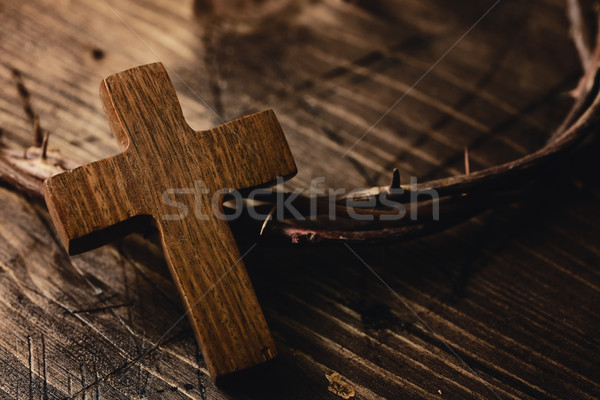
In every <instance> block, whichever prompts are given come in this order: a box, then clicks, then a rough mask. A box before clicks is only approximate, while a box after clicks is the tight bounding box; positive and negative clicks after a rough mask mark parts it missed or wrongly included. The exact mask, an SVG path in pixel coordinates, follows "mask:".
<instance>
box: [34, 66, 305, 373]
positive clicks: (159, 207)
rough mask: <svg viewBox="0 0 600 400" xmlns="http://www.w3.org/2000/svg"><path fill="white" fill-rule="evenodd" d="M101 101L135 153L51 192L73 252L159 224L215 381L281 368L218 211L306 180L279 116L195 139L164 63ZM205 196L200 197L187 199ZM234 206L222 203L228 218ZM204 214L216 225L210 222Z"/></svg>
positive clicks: (117, 81)
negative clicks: (232, 193)
mask: <svg viewBox="0 0 600 400" xmlns="http://www.w3.org/2000/svg"><path fill="white" fill-rule="evenodd" d="M100 97H101V99H102V102H103V105H104V110H105V113H106V114H107V116H108V120H109V122H110V126H111V129H112V131H113V132H114V134H115V136H116V137H117V139H118V140H119V142H120V145H121V148H122V149H123V152H122V153H120V154H117V155H115V156H113V157H110V158H107V159H104V160H101V161H97V162H94V163H91V164H87V165H84V166H82V167H79V168H76V169H74V170H71V171H68V172H65V173H62V174H59V175H56V176H54V177H52V178H50V179H48V180H47V181H46V183H45V198H46V203H47V205H48V209H49V210H50V214H51V216H52V220H53V221H54V225H55V226H56V229H57V231H58V234H59V236H60V238H61V240H62V242H63V244H64V245H65V247H66V248H67V250H68V252H69V253H70V254H77V253H81V252H83V251H87V250H90V249H92V248H95V247H98V246H101V245H103V244H105V243H107V242H109V241H110V240H112V239H114V238H115V237H118V236H122V235H124V234H127V233H130V232H132V231H134V230H136V229H137V228H139V227H140V224H146V223H149V222H150V221H152V222H153V223H154V224H155V225H156V226H157V228H158V230H159V232H160V235H161V239H162V244H163V248H164V252H165V256H166V259H167V262H168V265H169V268H170V270H171V274H172V276H173V280H174V281H175V283H176V285H177V287H178V289H179V292H180V294H181V296H182V298H183V303H184V305H185V308H186V310H188V312H189V314H188V316H189V318H190V322H191V324H192V326H193V328H194V331H195V334H196V338H197V340H198V342H199V344H200V346H201V348H202V354H203V355H204V359H205V361H206V363H207V366H208V368H209V371H210V374H211V376H212V377H213V379H216V378H218V377H221V376H223V375H226V374H229V373H232V372H236V371H240V370H242V369H245V368H248V367H250V366H253V365H255V364H258V363H261V362H264V361H267V360H269V359H272V358H273V357H275V355H276V354H277V350H276V348H275V344H274V342H273V338H272V337H271V334H270V332H269V329H268V326H267V324H266V322H265V319H264V316H263V313H262V310H261V308H260V306H259V304H258V301H257V299H256V295H255V294H254V290H253V288H252V285H251V282H250V279H249V278H248V275H247V273H246V269H245V267H244V263H243V261H242V260H241V256H240V253H239V250H238V248H237V245H236V242H235V240H234V238H233V236H232V233H231V231H230V229H229V225H228V223H227V221H225V220H223V219H222V218H219V217H218V216H217V215H215V213H213V212H212V210H213V209H212V207H213V204H214V202H213V195H214V193H215V192H216V191H218V190H219V189H223V188H235V189H245V188H251V187H254V186H259V185H264V184H267V183H269V182H273V181H274V180H275V179H276V178H277V176H284V177H290V176H292V175H294V174H295V173H296V166H295V164H294V160H293V158H292V154H291V153H290V150H289V148H288V145H287V143H286V140H285V138H284V135H283V132H282V131H281V127H280V126H279V124H278V122H277V119H276V118H275V115H274V114H273V112H272V111H264V112H261V113H257V114H254V115H250V116H247V117H245V118H241V119H238V120H235V121H232V122H229V123H227V124H224V125H221V126H219V127H217V128H214V129H211V130H208V131H200V132H197V131H194V130H193V129H191V128H190V127H189V126H188V125H187V123H186V122H185V119H184V117H183V114H182V112H181V107H180V105H179V102H178V100H177V95H176V93H175V89H174V87H173V85H172V84H171V81H170V80H169V77H168V75H167V72H166V70H165V69H164V67H163V65H162V64H160V63H157V64H149V65H145V66H141V67H138V68H133V69H130V70H127V71H124V72H121V73H119V74H116V75H112V76H110V77H108V78H106V79H105V80H104V81H103V82H102V84H101V86H100ZM198 184H200V185H201V186H202V187H203V188H204V191H206V190H209V192H208V193H204V191H201V190H197V189H198ZM194 188H196V190H195V193H194V194H193V195H188V196H176V193H177V190H178V189H187V190H188V191H189V190H191V189H194ZM173 189H174V190H173ZM173 196H175V197H176V199H175V198H174V197H173ZM222 198H223V193H222V192H221V194H220V195H219V197H218V200H219V201H218V202H217V204H218V208H219V210H220V211H222V209H221V207H222ZM174 201H177V202H178V203H179V206H178V207H173V204H175V203H174ZM185 210H187V211H188V213H187V216H185V215H184V214H185V213H183V211H185ZM197 210H201V212H202V214H204V215H205V216H204V217H201V218H198V216H201V215H202V214H199V213H197V212H196V211H197ZM178 212H179V214H178ZM196 214H198V215H196Z"/></svg>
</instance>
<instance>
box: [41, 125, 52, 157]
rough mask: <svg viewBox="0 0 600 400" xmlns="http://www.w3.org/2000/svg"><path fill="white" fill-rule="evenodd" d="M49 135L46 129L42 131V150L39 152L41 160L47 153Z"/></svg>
mask: <svg viewBox="0 0 600 400" xmlns="http://www.w3.org/2000/svg"><path fill="white" fill-rule="evenodd" d="M49 137H50V132H49V131H46V132H45V133H44V140H42V152H41V154H40V157H41V158H42V160H45V159H46V156H47V153H48V138H49Z"/></svg>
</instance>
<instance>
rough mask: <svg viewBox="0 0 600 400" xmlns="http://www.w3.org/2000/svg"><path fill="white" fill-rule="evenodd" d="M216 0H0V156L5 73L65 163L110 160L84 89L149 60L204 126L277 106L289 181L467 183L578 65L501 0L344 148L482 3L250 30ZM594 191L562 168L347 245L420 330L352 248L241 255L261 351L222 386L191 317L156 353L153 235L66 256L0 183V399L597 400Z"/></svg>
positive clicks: (161, 278)
mask: <svg viewBox="0 0 600 400" xmlns="http://www.w3.org/2000/svg"><path fill="white" fill-rule="evenodd" d="M197 3H198V4H201V3H203V2H197ZM106 4H108V6H109V7H107V6H106ZM219 4H221V5H220V6H219V7H217V8H215V9H214V10H213V11H212V12H208V11H206V10H205V11H204V12H203V13H202V12H201V13H199V14H196V15H195V14H194V12H193V8H194V7H193V5H192V4H191V3H190V2H182V3H174V4H168V5H167V4H166V3H165V4H163V3H162V2H159V1H154V0H148V1H141V2H127V3H122V2H113V1H108V2H107V3H104V2H102V1H94V0H89V1H88V0H86V1H80V2H72V1H64V2H53V1H49V0H36V1H34V2H25V3H18V2H2V3H0V26H2V30H0V51H1V53H0V54H1V55H0V91H1V96H0V129H2V136H1V140H2V143H3V144H4V145H6V146H9V147H23V146H28V145H30V143H31V136H32V133H31V132H32V128H31V122H30V121H29V119H28V117H27V115H26V114H25V113H24V111H23V106H22V104H21V100H20V98H19V94H18V92H17V89H16V87H15V79H14V77H13V69H17V70H19V71H20V73H21V75H22V80H23V82H24V84H25V86H26V88H27V90H28V91H29V93H30V100H31V103H32V108H33V110H34V112H35V113H36V114H37V115H39V116H40V121H41V125H42V127H43V128H44V129H48V130H50V131H51V132H52V136H51V139H50V141H51V145H53V146H55V147H59V148H60V149H61V150H62V151H63V152H64V153H65V154H67V155H68V156H70V157H72V158H75V159H79V160H81V161H82V162H90V161H94V160H97V159H101V158H104V157H107V156H110V155H112V154H115V153H117V152H118V148H117V145H116V142H115V140H114V138H113V137H112V136H111V133H110V130H109V128H108V125H107V124H106V122H105V119H104V116H103V113H102V111H101V104H100V101H99V99H98V97H97V87H98V83H99V82H100V81H101V79H102V78H104V77H105V76H108V75H110V74H113V73H115V72H118V71H121V70H124V69H127V68H130V67H133V66H136V65H140V64H146V63H149V62H154V61H158V60H161V61H163V62H164V63H165V65H166V66H167V67H168V68H169V73H170V74H171V78H172V80H173V81H174V83H175V86H176V89H177V91H178V95H179V96H180V98H181V102H182V108H183V113H184V115H185V117H186V119H187V120H188V121H189V123H190V125H191V126H192V127H193V128H195V129H208V128H211V127H213V126H215V125H218V124H220V123H221V121H220V120H219V119H218V118H217V117H216V116H215V115H214V114H213V113H212V111H211V110H209V108H208V107H207V106H206V105H208V106H209V107H210V108H211V109H213V110H218V112H219V114H221V116H222V117H223V119H231V118H235V117H238V116H240V115H242V114H245V113H250V112H253V111H259V110H262V109H265V108H274V110H275V112H276V114H277V115H278V118H279V120H280V121H281V123H282V126H283V129H284V131H285V133H286V136H287V138H288V140H289V143H290V147H291V149H292V152H293V154H294V156H295V158H296V160H297V162H298V167H299V175H298V177H297V178H295V179H294V180H293V181H292V182H291V183H290V186H307V185H308V183H309V182H310V180H311V179H312V178H313V177H314V176H326V177H327V184H328V185H329V186H331V187H347V188H350V187H360V186H364V185H371V184H372V183H373V182H375V183H378V184H387V183H388V179H389V176H388V174H389V170H390V168H391V167H400V168H401V169H402V174H403V178H404V179H406V178H407V177H408V175H411V174H415V175H417V176H418V177H419V179H424V178H425V177H443V176H447V175H449V174H452V173H455V172H456V171H462V169H463V164H462V163H463V148H464V146H469V148H470V154H471V159H472V164H471V167H472V168H473V169H478V168H482V167H484V166H487V165H492V164H495V163H498V162H502V161H506V160H509V159H511V158H515V157H517V156H519V155H520V154H522V153H523V152H527V151H530V150H532V149H533V148H536V147H537V146H538V145H539V144H540V143H541V142H542V141H543V140H544V139H545V138H546V137H547V136H548V134H549V133H550V131H551V129H552V128H553V127H554V126H556V124H557V123H558V121H559V120H560V118H561V117H562V114H563V111H564V110H565V106H566V105H568V104H569V99H568V96H566V95H565V93H566V92H567V91H568V90H569V89H570V88H572V87H573V86H574V84H575V82H576V78H577V75H578V74H579V73H580V71H579V67H578V65H577V55H576V53H575V51H574V49H573V46H572V44H571V42H570V39H569V37H568V28H567V21H566V17H565V13H564V4H563V2H562V1H559V0H552V1H544V2H535V3H528V2H519V1H516V0H504V1H502V2H501V3H500V4H499V5H498V7H497V9H495V10H493V11H492V12H491V13H490V14H489V15H488V16H487V17H486V18H485V19H484V20H483V21H482V22H481V23H480V24H479V25H478V26H477V27H475V28H474V29H473V31H471V32H470V33H469V35H467V36H466V37H465V38H464V39H463V40H462V41H461V42H460V43H459V44H458V45H457V46H456V47H455V48H454V49H453V50H452V51H451V52H450V53H449V54H448V55H447V57H446V58H445V59H444V60H443V61H442V62H440V63H439V64H438V65H437V66H436V67H435V68H434V69H433V70H432V71H431V72H430V74H429V75H427V76H426V77H425V78H424V79H423V80H422V81H421V82H420V83H419V84H418V85H417V86H416V87H415V88H414V89H413V91H411V93H409V94H408V95H407V96H406V97H405V98H404V99H403V100H402V101H401V102H400V103H399V104H398V106H397V107H396V108H394V109H393V110H392V111H391V112H390V113H389V114H388V116H387V117H386V118H385V119H384V120H382V121H381V123H380V124H379V125H378V126H377V127H376V129H374V130H373V131H372V132H371V133H370V134H369V135H367V137H366V138H365V139H364V140H363V141H361V142H360V143H359V144H358V145H357V146H356V148H355V150H354V151H353V152H351V153H350V154H349V156H348V157H345V158H340V156H341V155H342V154H343V153H344V152H346V151H347V150H348V148H349V147H350V146H351V145H352V144H353V143H354V142H355V141H356V140H357V139H358V138H359V137H360V135H362V134H363V133H364V132H365V130H366V129H367V128H368V125H369V124H370V123H371V124H372V123H373V122H375V120H377V118H378V117H379V116H380V115H381V114H382V113H383V112H385V111H386V110H387V108H388V107H389V106H391V105H392V104H393V103H394V102H395V101H396V100H397V99H398V98H399V97H400V96H402V95H403V94H404V93H406V90H407V88H408V87H410V86H411V85H412V84H413V83H414V82H415V81H416V80H417V79H419V78H420V76H421V75H422V74H423V73H424V72H425V71H427V69H428V68H429V67H430V66H431V65H432V64H433V63H434V62H436V61H437V59H438V58H439V57H440V56H441V55H442V54H443V53H444V52H445V51H446V50H447V49H448V48H449V47H450V46H452V45H453V44H454V42H455V41H456V39H458V38H459V37H460V36H461V35H462V34H463V33H464V32H465V31H466V30H467V29H468V28H469V27H470V26H471V24H472V23H473V22H475V21H476V20H477V19H478V18H479V16H481V15H482V13H483V12H484V11H485V10H486V7H489V6H490V5H491V4H492V2H489V4H486V3H483V2H472V1H461V2H457V3H453V6H452V7H448V5H447V3H446V2H442V1H436V0H427V1H413V0H410V1H405V2H402V3H400V5H399V4H396V3H393V2H387V1H377V2H338V1H334V0H325V1H321V2H311V1H301V2H281V3H277V5H274V4H275V3H272V2H270V1H267V2H264V3H263V4H258V5H253V6H252V7H258V10H257V9H256V8H255V12H256V14H255V15H257V16H256V17H254V18H252V17H249V16H248V15H244V13H243V12H242V11H237V12H224V11H223V10H227V2H220V3H219ZM111 8H112V10H114V12H113V11H111ZM250 9H251V8H250ZM246 10H248V9H246ZM256 10H257V11H256ZM246 12H248V11H246ZM115 13H116V14H115ZM121 19H122V20H123V21H125V22H126V24H127V25H128V26H129V27H131V29H132V30H133V31H134V32H136V33H137V35H139V38H141V39H142V40H143V42H142V41H140V39H139V38H138V36H136V34H135V33H132V31H131V30H130V29H129V28H128V27H127V26H125V25H124V24H123V23H122V21H121ZM144 42H145V43H146V44H147V45H148V46H149V47H150V48H148V47H147V46H146V45H145V44H144ZM177 75H179V76H180V77H181V78H182V80H183V82H185V83H183V82H182V81H181V80H179V79H178V78H177ZM186 84H187V85H189V87H187V86H186ZM194 93H195V94H194ZM196 95H198V96H199V98H200V99H201V100H200V99H198V97H197V96H196ZM203 102H205V104H203ZM591 154H593V152H592V153H591ZM582 159H583V157H582ZM588 159H589V158H588ZM582 163H583V161H582ZM583 166H584V167H586V168H588V169H590V170H592V171H594V170H597V163H593V164H591V165H590V164H585V163H584V164H583ZM566 168H567V166H564V167H563V168H562V169H566ZM578 171H579V172H578ZM574 173H576V174H577V175H576V180H575V181H574V182H575V183H573V184H571V183H570V181H571V179H572V178H573V177H572V174H574ZM598 183H599V182H598V179H597V177H595V176H593V174H586V173H581V171H580V169H577V168H570V169H569V172H568V174H567V175H566V176H564V177H562V176H561V177H560V178H557V181H556V182H553V183H552V185H554V186H555V187H556V189H557V191H558V192H559V193H556V196H553V198H554V200H553V201H550V202H548V204H546V205H545V206H542V205H540V204H533V205H531V206H529V207H527V206H526V204H527V203H526V202H525V203H524V204H525V205H520V206H518V207H514V208H509V209H505V210H501V211H499V212H496V213H493V214H490V215H487V216H484V217H482V218H479V219H477V220H475V221H472V222H470V223H468V224H464V225H463V226H461V227H457V228H455V229H453V230H451V231H448V232H446V233H443V234H440V235H437V236H435V237H431V238H427V239H422V240H419V241H413V242H409V243H404V244H400V245H391V246H386V247H378V248H360V249H355V250H356V251H357V253H358V254H359V255H360V256H361V257H362V258H363V259H364V260H365V261H367V262H368V263H369V264H370V265H371V266H372V267H373V268H374V269H375V271H376V272H377V273H379V274H380V275H381V276H382V277H383V279H384V280H385V281H386V282H387V283H388V284H389V285H390V286H391V287H392V288H393V289H394V290H395V291H396V292H397V293H398V295H400V296H401V298H402V299H403V300H404V301H405V302H406V303H407V304H408V305H409V306H410V307H411V308H412V309H414V310H415V311H416V312H417V313H418V315H419V316H420V317H421V318H422V319H423V320H424V321H425V322H426V323H427V324H428V325H429V326H430V327H431V328H433V329H434V330H435V332H436V333H437V334H433V333H432V332H431V331H429V330H428V328H427V327H426V326H424V325H423V324H422V322H421V321H420V320H419V319H417V317H416V316H415V315H414V314H413V313H411V312H410V311H409V310H407V309H406V307H405V306H404V305H403V304H402V302H400V301H399V299H398V298H397V297H396V296H394V295H393V294H392V293H391V292H390V291H389V290H388V289H387V288H386V287H385V286H383V285H382V284H381V283H380V282H378V281H377V279H376V278H375V277H374V276H373V275H372V273H371V272H369V270H368V269H367V268H366V267H365V266H364V265H362V263H361V262H360V261H359V260H357V259H356V258H355V256H354V255H352V253H350V252H349V251H348V250H347V249H329V248H319V249H295V248H284V249H280V248H265V247H262V246H258V247H256V248H255V249H254V250H253V251H252V252H250V253H249V255H248V258H247V260H246V265H247V266H248V269H249V274H250V277H251V278H252V281H253V284H254V286H255V288H256V291H257V296H258V299H259V301H260V303H261V305H262V306H263V307H264V310H265V314H266V318H267V320H268V322H269V324H270V326H271V327H272V328H273V334H274V337H275V340H276V342H277V346H278V348H279V349H280V357H279V360H277V361H276V363H275V364H274V365H273V366H271V367H269V368H268V369H267V370H266V372H264V373H263V374H258V376H254V377H252V379H247V380H246V381H244V382H242V383H240V384H239V385H238V386H237V387H234V388H227V389H217V388H216V387H214V386H213V385H212V384H211V383H210V380H209V379H207V376H206V366H205V364H204V361H203V360H202V357H201V356H200V354H199V351H198V349H197V347H196V345H195V343H194V339H193V334H192V330H191V327H190V326H189V325H188V324H187V322H185V321H184V322H182V323H181V324H180V325H178V326H176V327H175V328H174V330H173V331H172V332H171V333H170V334H169V335H167V337H166V338H164V340H163V342H162V343H161V344H160V346H158V347H156V348H155V347H154V346H155V344H156V342H157V340H158V339H159V338H160V337H161V336H162V334H163V333H164V332H166V331H167V329H169V328H170V327H171V326H172V324H173V323H174V322H175V321H176V320H177V319H178V317H179V316H180V315H181V314H182V313H183V311H182V310H183V307H182V306H181V304H180V302H179V300H178V297H177V292H176V289H175V286H174V285H173V283H172V281H171V280H170V278H169V274H168V270H167V267H166V265H165V263H164V261H162V260H163V255H162V252H161V250H160V247H159V246H158V245H157V244H156V243H157V239H156V237H154V236H152V234H150V238H149V240H148V239H144V238H143V237H141V236H133V237H129V238H126V239H124V240H122V241H120V242H118V243H117V244H115V245H114V246H109V247H106V248H103V249H99V250H95V251H93V252H91V253H89V254H86V255H82V256H77V257H74V258H71V259H69V258H68V257H67V256H66V255H65V254H64V253H63V251H62V250H61V247H60V246H59V245H58V243H57V242H56V239H55V236H54V235H53V234H52V233H51V228H50V223H49V218H48V215H47V214H46V212H45V211H44V210H43V209H42V208H41V207H39V206H34V205H32V204H30V203H29V202H28V200H27V199H26V198H24V197H21V196H20V195H18V194H17V193H15V192H13V191H11V190H7V189H0V204H1V207H0V236H1V238H0V321H1V322H0V391H1V392H0V397H3V398H18V399H30V398H35V399H37V398H40V399H44V398H50V399H52V398H64V397H74V398H77V399H83V398H85V399H90V398H91V399H96V398H100V399H102V398H111V399H112V398H116V399H119V398H134V399H137V398H140V399H141V398H173V399H179V398H181V399H189V398H192V399H225V398H257V399H268V398H277V399H279V398H289V399H313V398H324V399H328V398H330V399H336V398H337V399H339V398H340V397H339V396H337V395H336V394H334V393H332V392H330V391H329V390H328V389H327V388H328V380H327V378H326V377H325V374H326V373H329V372H331V371H336V372H338V373H339V374H340V375H341V376H342V377H343V378H344V379H345V380H346V381H347V382H348V384H349V385H350V386H351V387H352V388H353V389H354V390H355V392H356V396H355V397H356V398H364V399H376V398H389V399H397V398H423V397H426V398H492V397H493V396H494V395H493V394H492V392H491V391H490V390H489V388H488V386H486V384H487V385H489V387H491V388H492V389H493V391H494V392H496V393H497V394H498V395H499V396H500V397H501V398H553V399H562V398H583V399H585V398H596V397H599V396H600V385H599V382H600V369H599V367H598V365H597V363H596V362H595V358H594V355H595V354H597V353H598V352H599V350H600V344H599V343H598V340H597V331H598V321H599V315H598V309H599V307H598V306H599V305H600V295H599V293H598V288H599V287H600V276H599V273H598V268H597V266H598V265H599V264H600V251H599V250H598V248H599V243H598V237H599V235H598V234H599V232H598V223H599V221H600V214H599V213H598V211H597V207H596V205H597V202H598V199H599V198H600V197H599V195H598V194H599V193H600V192H599V191H598ZM549 185H550V184H549ZM242 239H243V238H242ZM42 338H43V339H42ZM440 338H441V339H443V341H444V342H446V343H448V344H449V345H450V346H451V348H452V349H453V350H454V351H455V352H456V353H457V354H458V355H459V356H460V357H461V358H462V359H463V360H464V361H465V362H466V364H467V365H468V367H467V366H465V364H464V363H463V362H461V361H460V360H458V359H457V358H456V356H455V355H454V354H452V352H450V351H449V350H448V348H447V347H445V346H444V344H443V343H442V342H441V341H440ZM30 348H31V352H30ZM148 350H150V352H149V354H148V355H147V356H145V357H142V358H141V356H143V355H144V354H145V353H146V352H147V351H148ZM30 354H31V356H30ZM140 358H141V359H140ZM44 365H45V368H44ZM44 371H45V379H44ZM484 382H485V383H484Z"/></svg>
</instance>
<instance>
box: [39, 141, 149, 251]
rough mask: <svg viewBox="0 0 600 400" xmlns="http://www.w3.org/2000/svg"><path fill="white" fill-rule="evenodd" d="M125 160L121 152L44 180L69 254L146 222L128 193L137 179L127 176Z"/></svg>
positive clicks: (106, 241)
mask: <svg viewBox="0 0 600 400" xmlns="http://www.w3.org/2000/svg"><path fill="white" fill-rule="evenodd" d="M126 163H127V159H126V157H125V156H124V154H123V153H122V154H118V155H116V156H114V157H110V158H107V159H104V160H100V161H97V162H94V163H91V164H87V165H83V166H81V167H79V168H76V169H73V170H71V171H67V172H65V173H63V174H60V175H57V176H55V177H53V178H51V179H49V180H47V181H46V182H45V184H44V191H45V197H46V204H47V205H48V209H49V210H50V214H51V215H52V219H53V221H54V224H55V226H56V229H57V232H58V235H59V237H60V239H61V241H62V242H63V244H64V246H65V248H66V249H67V251H68V252H69V254H78V253H82V252H84V251H87V250H91V249H93V248H96V247H99V246H101V245H103V244H105V243H108V242H109V241H111V240H113V239H114V238H115V237H118V236H123V235H125V234H128V233H130V232H133V231H135V230H138V228H139V224H140V223H143V224H146V223H147V221H145V220H144V218H143V217H141V214H142V213H141V212H140V206H139V205H136V204H133V202H132V200H131V199H130V198H129V197H128V196H127V193H128V192H131V188H128V186H131V185H132V184H134V182H131V181H130V180H127V179H125V178H124V176H126V175H125V174H124V171H125V170H126V169H127V168H128V166H127V165H126ZM133 217H139V218H133Z"/></svg>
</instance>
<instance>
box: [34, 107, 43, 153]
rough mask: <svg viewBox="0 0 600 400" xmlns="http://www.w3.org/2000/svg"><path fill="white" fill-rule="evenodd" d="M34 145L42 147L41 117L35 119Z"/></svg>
mask: <svg viewBox="0 0 600 400" xmlns="http://www.w3.org/2000/svg"><path fill="white" fill-rule="evenodd" d="M33 145H34V146H35V147H42V129H41V128H40V117H38V116H37V115H36V116H34V117H33Z"/></svg>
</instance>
